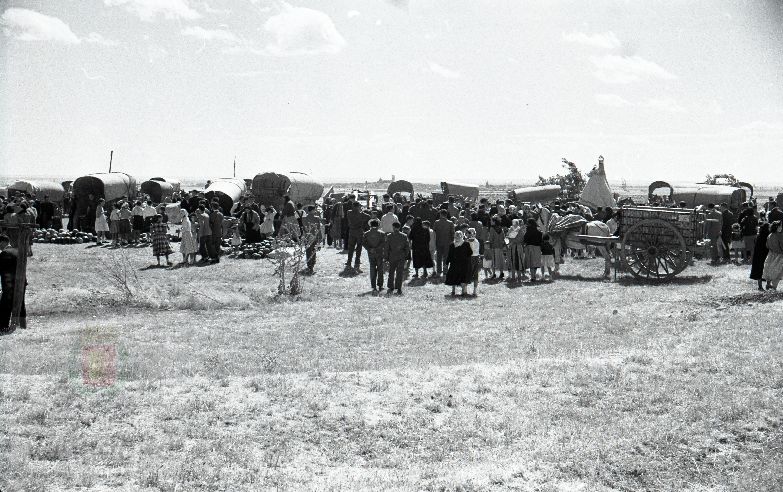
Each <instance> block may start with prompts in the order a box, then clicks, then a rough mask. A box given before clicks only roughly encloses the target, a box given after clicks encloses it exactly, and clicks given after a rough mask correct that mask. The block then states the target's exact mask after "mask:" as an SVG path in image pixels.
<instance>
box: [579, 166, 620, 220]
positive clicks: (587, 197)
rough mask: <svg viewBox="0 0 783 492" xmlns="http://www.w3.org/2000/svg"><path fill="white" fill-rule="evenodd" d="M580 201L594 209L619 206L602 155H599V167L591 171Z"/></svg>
mask: <svg viewBox="0 0 783 492" xmlns="http://www.w3.org/2000/svg"><path fill="white" fill-rule="evenodd" d="M579 203H580V204H582V205H586V206H588V207H590V208H593V209H596V208H598V207H602V208H605V207H616V206H617V202H616V201H615V199H614V196H613V195H612V189H611V188H610V187H609V182H608V181H607V180H606V171H605V170H604V158H603V157H602V156H599V157H598V167H597V168H595V169H594V170H593V171H592V172H591V173H590V177H589V178H588V179H587V184H586V185H585V188H584V190H582V194H581V195H580V197H579Z"/></svg>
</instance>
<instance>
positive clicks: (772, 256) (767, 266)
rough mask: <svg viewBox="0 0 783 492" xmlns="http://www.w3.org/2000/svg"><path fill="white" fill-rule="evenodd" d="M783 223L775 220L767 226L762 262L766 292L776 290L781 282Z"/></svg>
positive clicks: (782, 270) (782, 277)
mask: <svg viewBox="0 0 783 492" xmlns="http://www.w3.org/2000/svg"><path fill="white" fill-rule="evenodd" d="M782 224H783V223H781V221H779V220H776V221H775V222H773V223H772V224H770V225H769V236H768V237H767V249H768V250H769V252H768V253H767V259H766V260H765V261H764V273H763V275H762V276H763V278H765V279H767V290H778V282H780V281H781V280H783V225H782Z"/></svg>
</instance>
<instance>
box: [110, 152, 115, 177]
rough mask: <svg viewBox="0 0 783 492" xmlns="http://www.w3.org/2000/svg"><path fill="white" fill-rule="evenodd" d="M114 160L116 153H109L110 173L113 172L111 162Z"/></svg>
mask: <svg viewBox="0 0 783 492" xmlns="http://www.w3.org/2000/svg"><path fill="white" fill-rule="evenodd" d="M112 160H114V151H113V150H110V151H109V172H111V161H112Z"/></svg>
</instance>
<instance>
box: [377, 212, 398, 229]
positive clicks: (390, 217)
mask: <svg viewBox="0 0 783 492" xmlns="http://www.w3.org/2000/svg"><path fill="white" fill-rule="evenodd" d="M395 222H399V220H397V216H396V215H394V212H393V207H391V206H386V213H385V214H383V217H381V230H382V231H383V232H384V234H391V233H392V232H394V227H392V224H394V223H395Z"/></svg>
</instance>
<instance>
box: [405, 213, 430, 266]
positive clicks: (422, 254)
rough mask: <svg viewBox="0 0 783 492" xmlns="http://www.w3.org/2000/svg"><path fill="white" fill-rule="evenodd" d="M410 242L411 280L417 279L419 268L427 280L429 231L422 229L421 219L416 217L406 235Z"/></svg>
mask: <svg viewBox="0 0 783 492" xmlns="http://www.w3.org/2000/svg"><path fill="white" fill-rule="evenodd" d="M408 238H409V239H410V241H411V255H412V256H413V270H414V272H415V274H414V275H413V278H419V268H423V269H424V275H423V277H424V278H427V269H428V268H432V267H433V265H434V263H433V262H432V255H431V254H430V231H429V230H428V229H425V228H424V225H423V223H422V220H421V217H417V218H416V219H415V220H414V221H413V225H412V226H411V232H410V234H408Z"/></svg>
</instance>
